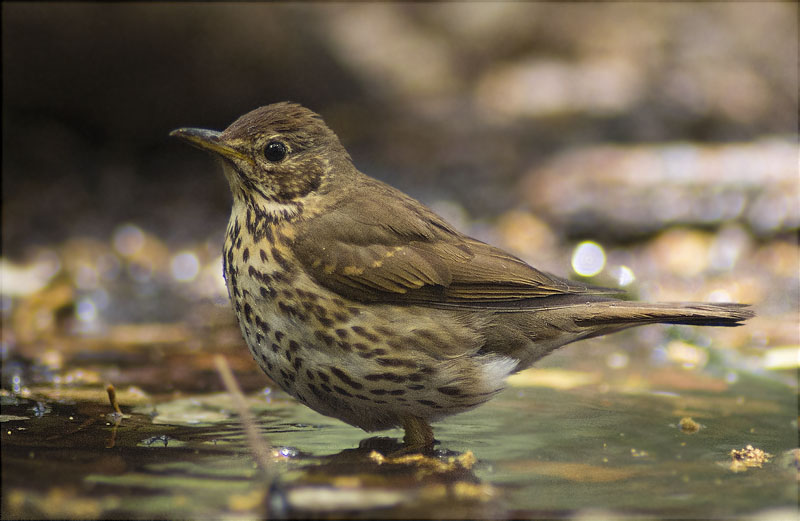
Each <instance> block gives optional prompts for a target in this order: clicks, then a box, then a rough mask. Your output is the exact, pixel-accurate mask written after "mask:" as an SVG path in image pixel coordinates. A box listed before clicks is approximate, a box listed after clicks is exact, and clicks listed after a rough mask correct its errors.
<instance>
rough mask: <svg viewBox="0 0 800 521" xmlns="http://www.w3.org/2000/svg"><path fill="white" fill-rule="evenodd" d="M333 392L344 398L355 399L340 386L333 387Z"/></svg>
mask: <svg viewBox="0 0 800 521" xmlns="http://www.w3.org/2000/svg"><path fill="white" fill-rule="evenodd" d="M333 390H334V391H336V392H337V393H339V394H341V395H342V396H349V397H351V398H352V397H353V395H352V394H350V393H349V392H347V391H345V390H344V389H342V388H341V387H339V386H338V385H334V386H333Z"/></svg>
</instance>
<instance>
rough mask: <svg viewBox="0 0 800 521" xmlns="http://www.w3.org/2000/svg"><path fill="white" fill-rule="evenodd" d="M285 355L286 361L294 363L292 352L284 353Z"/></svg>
mask: <svg viewBox="0 0 800 521" xmlns="http://www.w3.org/2000/svg"><path fill="white" fill-rule="evenodd" d="M283 355H284V356H285V357H286V360H287V361H289V362H291V361H292V352H291V351H289V350H288V349H287V350H286V351H284V352H283Z"/></svg>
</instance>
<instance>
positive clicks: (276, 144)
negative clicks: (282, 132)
mask: <svg viewBox="0 0 800 521" xmlns="http://www.w3.org/2000/svg"><path fill="white" fill-rule="evenodd" d="M288 153H289V151H288V150H287V149H286V145H284V144H283V143H281V142H280V141H270V142H269V143H267V146H265V147H264V157H266V158H267V161H269V162H271V163H278V162H280V161H283V160H284V158H285V157H286V155H287V154H288Z"/></svg>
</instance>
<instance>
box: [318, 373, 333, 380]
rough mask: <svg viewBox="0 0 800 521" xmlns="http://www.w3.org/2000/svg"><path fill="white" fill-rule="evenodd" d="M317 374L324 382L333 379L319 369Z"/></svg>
mask: <svg viewBox="0 0 800 521" xmlns="http://www.w3.org/2000/svg"><path fill="white" fill-rule="evenodd" d="M317 374H318V375H319V377H320V379H321V380H322V381H323V382H330V381H331V377H330V376H328V375H327V374H326V373H324V372H322V371H317Z"/></svg>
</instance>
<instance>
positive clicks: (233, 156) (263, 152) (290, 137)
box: [170, 102, 352, 208]
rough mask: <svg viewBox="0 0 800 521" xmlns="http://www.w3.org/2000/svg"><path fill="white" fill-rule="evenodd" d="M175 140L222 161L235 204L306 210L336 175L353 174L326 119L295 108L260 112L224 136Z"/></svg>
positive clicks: (194, 131)
mask: <svg viewBox="0 0 800 521" xmlns="http://www.w3.org/2000/svg"><path fill="white" fill-rule="evenodd" d="M170 135H171V136H175V137H178V138H181V139H183V140H184V141H187V142H188V143H190V144H192V145H194V146H196V147H198V148H201V149H203V150H206V151H209V152H212V153H214V154H216V155H217V156H218V157H220V158H221V159H222V163H223V169H224V171H225V175H226V177H227V178H228V183H229V184H230V187H231V191H232V192H233V197H234V200H235V201H236V202H238V203H244V204H249V205H252V206H260V207H267V208H269V207H278V206H283V207H301V206H302V204H303V200H304V198H306V197H308V196H309V195H311V194H314V193H315V192H317V191H319V190H321V189H324V188H325V184H326V183H327V182H328V181H330V180H331V179H332V178H334V177H336V172H342V171H347V170H349V169H350V168H352V163H351V161H350V156H349V155H348V154H347V151H346V150H345V149H344V147H343V146H342V144H341V143H340V142H339V138H338V137H337V136H336V134H334V132H333V131H332V130H330V129H329V128H328V127H327V126H326V125H325V122H324V121H323V120H322V118H321V117H320V116H319V115H318V114H316V113H314V112H312V111H311V110H308V109H307V108H305V107H302V106H300V105H297V104H295V103H288V102H282V103H275V104H272V105H267V106H264V107H260V108H257V109H255V110H253V111H251V112H248V113H247V114H245V115H244V116H242V117H240V118H239V119H237V120H236V121H235V122H233V124H231V125H230V126H229V127H228V128H226V129H225V130H224V131H222V132H216V131H213V130H204V129H198V128H180V129H177V130H173V131H172V132H171V133H170Z"/></svg>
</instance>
